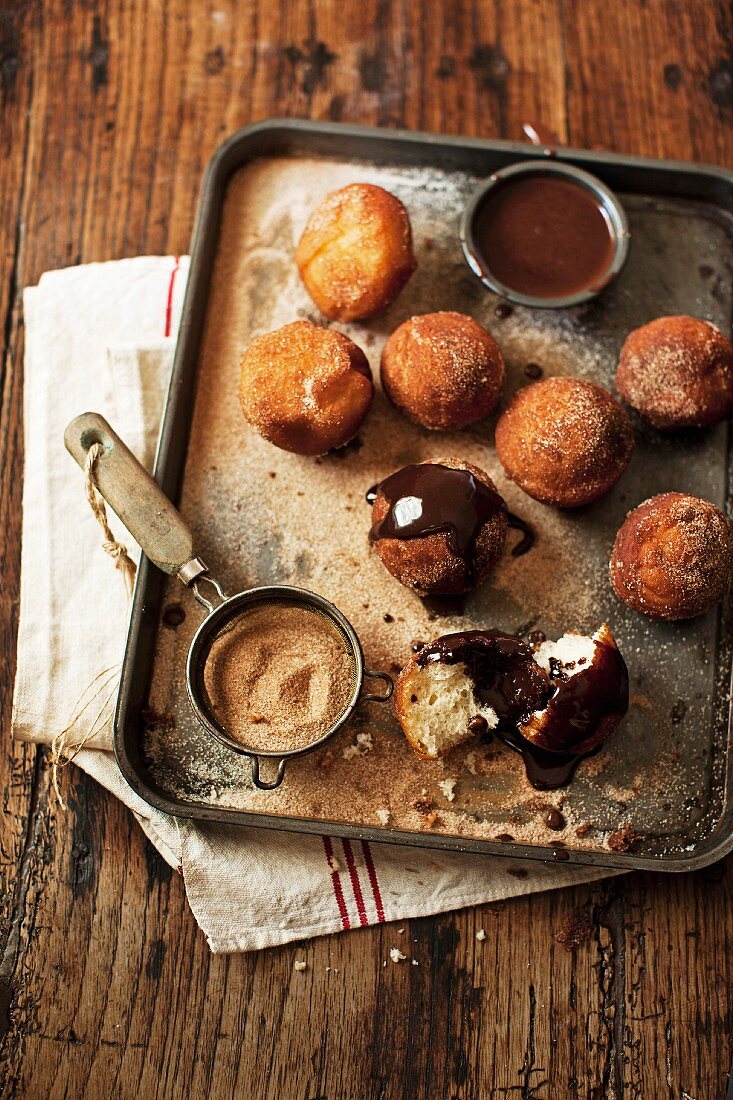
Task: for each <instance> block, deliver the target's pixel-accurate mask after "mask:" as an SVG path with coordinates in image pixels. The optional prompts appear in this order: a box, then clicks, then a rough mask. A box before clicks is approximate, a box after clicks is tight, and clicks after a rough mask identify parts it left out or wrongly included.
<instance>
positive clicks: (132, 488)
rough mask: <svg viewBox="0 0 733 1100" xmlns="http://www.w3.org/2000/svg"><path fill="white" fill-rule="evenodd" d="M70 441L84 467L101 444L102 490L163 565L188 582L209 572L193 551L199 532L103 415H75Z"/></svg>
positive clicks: (98, 481)
mask: <svg viewBox="0 0 733 1100" xmlns="http://www.w3.org/2000/svg"><path fill="white" fill-rule="evenodd" d="M64 443H65V444H66V449H67V451H68V452H69V454H70V455H71V456H72V458H74V459H75V460H76V462H78V464H79V466H81V468H82V469H84V467H85V464H86V461H87V457H88V455H89V451H90V450H91V448H92V447H93V446H94V444H99V447H101V451H99V453H98V455H97V458H96V461H95V464H94V482H95V485H96V488H97V489H98V490H99V492H100V494H101V495H102V497H103V498H104V500H105V501H106V502H107V504H109V506H110V508H111V509H112V510H113V512H115V513H116V514H117V515H118V516H119V518H120V519H121V520H122V522H123V523H124V525H125V527H126V528H127V530H128V531H129V532H130V534H131V535H132V537H133V538H134V539H135V541H136V542H137V543H138V545H139V546H140V548H141V549H142V550H143V552H144V553H145V554H146V555H147V557H149V558H150V560H151V561H152V562H153V563H154V564H155V565H157V566H158V568H159V569H162V570H163V572H164V573H170V574H176V575H178V576H180V579H181V580H182V581H183V583H184V584H186V585H189V584H191V583H192V582H193V581H194V580H195V579H196V578H197V577H200V576H201V575H202V574H203V573H205V572H206V571H207V570H206V566H205V565H204V563H203V562H202V561H200V560H199V559H198V558H197V557H196V556H195V554H194V552H193V536H192V534H191V532H190V531H189V529H188V527H187V526H186V524H185V523H184V521H183V518H182V517H181V515H180V514H179V512H178V511H177V510H176V509H175V508H174V507H173V505H172V504H171V502H170V501H169V500H168V498H167V497H166V496H165V494H164V493H163V491H162V490H161V488H160V486H159V485H158V484H157V482H155V481H154V480H153V478H152V477H151V476H150V474H149V473H148V472H147V470H146V469H145V468H144V466H142V465H141V464H140V462H138V460H137V459H136V458H135V455H134V454H133V453H132V451H131V450H130V449H129V447H127V446H126V445H125V444H124V443H123V442H122V440H121V439H120V437H119V436H118V435H117V434H116V432H114V431H113V429H112V428H111V427H110V426H109V424H108V423H107V421H106V420H105V419H104V417H103V416H100V415H99V413H93V412H87V413H82V414H81V415H80V416H77V417H75V418H74V420H72V421H71V423H70V424H69V425H68V426H67V428H66V431H65V432H64Z"/></svg>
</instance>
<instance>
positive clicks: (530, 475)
mask: <svg viewBox="0 0 733 1100" xmlns="http://www.w3.org/2000/svg"><path fill="white" fill-rule="evenodd" d="M633 449H634V432H633V429H632V427H631V423H630V421H629V418H628V416H627V415H626V413H625V412H624V410H623V409H622V408H621V406H620V405H619V404H618V402H616V401H614V399H613V397H611V394H610V393H608V391H607V390H604V389H603V388H602V387H601V386H596V385H595V383H594V382H586V381H585V380H583V379H580V378H547V379H545V380H544V381H542V382H536V383H534V385H531V386H526V387H525V388H524V389H521V390H519V392H518V393H516V394H515V395H514V397H513V398H512V399H511V401H510V402H509V404H508V405H507V407H506V409H505V411H504V412H503V413H502V415H501V417H500V419H499V423H498V424H497V426H496V451H497V454H498V456H499V460H500V462H501V464H502V466H503V467H504V470H505V471H506V473H507V475H508V476H509V477H510V478H511V479H512V481H515V482H516V483H517V485H519V487H520V488H521V489H523V490H524V491H525V493H529V495H530V496H531V497H534V498H535V500H540V501H542V502H543V503H545V504H554V505H556V506H557V507H559V508H577V507H579V506H580V505H582V504H590V503H591V501H594V500H598V498H599V497H602V496H603V495H604V493H607V492H608V490H609V489H610V488H611V486H612V485H614V484H615V482H616V481H618V479H619V478H620V477H621V474H622V473H623V472H624V470H625V469H626V466H627V465H628V462H629V459H630V458H631V452H632V450H633Z"/></svg>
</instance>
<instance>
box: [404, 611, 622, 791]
mask: <svg viewBox="0 0 733 1100" xmlns="http://www.w3.org/2000/svg"><path fill="white" fill-rule="evenodd" d="M431 661H440V662H442V663H444V664H457V663H459V662H460V663H461V664H463V665H464V666H465V668H466V674H467V676H468V677H469V679H470V680H471V682H472V684H473V691H474V696H475V698H476V700H477V702H479V703H482V704H483V705H484V706H489V707H491V708H492V709H493V710H494V711H495V712H496V714H497V715H498V718H499V724H498V726H497V728H496V729H495V730H494V731H493V732H494V733H495V734H496V736H497V737H498V738H499V739H500V740H501V741H502V742H503V743H504V744H505V745H507V747H508V748H511V749H513V750H514V751H515V752H518V753H520V754H521V756H522V758H523V760H524V764H525V767H526V769H527V778H528V779H529V781H530V783H531V784H532V786H533V787H536V788H537V789H538V790H553V789H555V788H556V787H564V786H565V785H566V784H567V783H569V782H570V780H571V779H572V777H573V775H574V773H575V770H576V768H577V767H578V764H579V763H580V761H581V760H583V759H584V758H585V757H587V756H591V755H592V754H593V753H594V752H597V751H598V748H599V747H600V742H601V741H602V727H603V726H604V725H606V724H608V722H609V721H610V720H611V719H615V718H617V717H618V716H621V715H623V714H625V713H626V710H627V709H628V702H629V678H628V671H627V669H626V663H625V661H624V659H623V657H622V656H621V654H620V653H619V651H618V650H617V649H616V648H615V647H614V646H611V645H606V644H604V643H599V642H597V643H596V653H595V658H594V661H593V663H592V665H589V666H588V668H585V669H582V670H581V671H580V672H576V673H575V675H573V676H570V677H566V676H565V674H564V673H559V674H558V675H556V676H553V675H551V676H548V675H547V674H546V673H545V671H544V670H543V669H542V668H540V666H539V665H538V664H537V663H536V662H535V661H534V659H533V655H532V649H531V647H530V646H529V645H527V643H526V642H523V641H521V640H520V639H519V638H515V637H514V636H513V635H511V634H503V633H501V632H500V631H497V630H466V631H461V632H459V633H456V634H446V635H444V636H443V637H442V638H438V639H436V641H434V642H431V643H430V645H427V646H425V647H424V648H423V649H422V650H421V651H420V653H419V654H418V657H417V663H418V665H419V666H420V667H423V668H424V667H425V666H426V665H427V664H428V663H430V662H431ZM537 710H544V711H545V715H546V717H547V719H548V720H547V721H546V722H544V723H543V726H542V734H543V737H544V740H545V742H546V743H547V742H549V743H550V744H553V743H554V744H555V745H556V746H557V748H546V747H540V746H539V745H536V744H534V743H533V742H531V741H528V740H527V738H526V737H524V736H522V734H521V733H520V732H519V729H518V728H517V727H518V726H520V725H522V724H523V723H524V722H526V721H527V719H528V718H529V716H530V715H531V714H532V713H533V712H534V711H537ZM599 732H600V733H601V737H600V738H599V739H598V740H597V741H596V740H594V735H596V734H598V733H599Z"/></svg>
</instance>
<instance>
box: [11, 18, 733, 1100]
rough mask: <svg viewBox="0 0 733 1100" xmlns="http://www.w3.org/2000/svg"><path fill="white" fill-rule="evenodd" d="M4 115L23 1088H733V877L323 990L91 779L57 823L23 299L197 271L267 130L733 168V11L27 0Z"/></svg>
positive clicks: (534, 924)
mask: <svg viewBox="0 0 733 1100" xmlns="http://www.w3.org/2000/svg"><path fill="white" fill-rule="evenodd" d="M0 106H1V113H0V127H1V128H2V144H1V149H2V152H1V153H0V196H1V199H2V210H1V213H0V311H1V313H2V326H3V327H2V340H3V356H2V365H1V367H0V369H1V371H2V374H1V378H2V408H1V412H0V449H1V451H0V457H1V467H0V478H1V483H0V509H1V517H2V518H1V520H0V546H1V548H2V570H1V572H0V655H1V657H2V665H1V666H0V669H1V671H0V708H1V709H0V713H1V714H2V722H3V737H4V739H3V752H2V763H1V764H0V767H1V768H2V775H1V777H0V782H1V786H2V799H3V813H4V817H3V824H2V836H1V839H0V1089H2V1091H3V1095H4V1096H8V1097H9V1096H17V1097H33V1098H35V1097H54V1098H56V1097H67V1096H68V1097H82V1096H84V1097H88V1098H91V1100H94V1098H96V1097H101V1096H104V1097H139V1098H140V1100H148V1098H151V1097H158V1096H160V1097H192V1098H199V1097H217V1098H219V1097H229V1096H239V1097H246V1098H248V1100H250V1098H252V1100H259V1098H261V1097H273V1098H284V1100H290V1098H291V1097H292V1098H298V1100H301V1098H302V1100H321V1098H323V1100H325V1098H327V1100H361V1098H362V1097H363V1098H375V1100H376V1098H377V1097H379V1098H393V1097H404V1098H418V1097H419V1098H423V1097H424V1098H427V1100H432V1098H436V1097H441V1098H442V1097H445V1098H454V1097H456V1098H457V1097H460V1098H461V1100H463V1098H478V1100H483V1098H488V1097H494V1096H496V1097H504V1096H517V1097H535V1098H555V1097H573V1098H576V1097H577V1098H585V1097H592V1098H596V1100H603V1098H605V1097H622V1096H623V1097H629V1098H632V1097H633V1098H637V1097H644V1098H646V1097H650V1098H657V1097H669V1098H670V1100H678V1098H679V1100H683V1098H690V1097H692V1098H694V1100H710V1098H715V1097H723V1096H724V1095H725V1092H726V1088H727V1071H728V1069H729V1067H730V1060H731V1053H732V1052H731V1038H730V1025H731V992H730V991H731V977H732V974H731V969H732V967H731V961H732V952H733V905H732V904H731V903H732V901H733V898H732V897H731V893H732V883H733V875H732V874H731V866H733V864H731V863H730V862H728V863H727V864H726V865H718V866H715V867H712V868H709V869H707V870H705V871H702V872H699V873H696V874H690V875H680V876H669V877H665V876H662V875H652V874H648V875H641V874H634V875H630V876H628V877H625V878H621V879H611V880H609V881H608V882H606V883H601V884H600V885H596V886H593V887H583V888H577V889H572V890H565V891H560V892H557V893H549V894H544V895H539V896H535V897H530V898H524V899H519V900H514V901H508V902H506V903H504V904H495V905H491V906H485V907H484V908H483V909H479V910H471V911H465V912H460V913H456V914H449V915H447V916H439V917H435V918H432V919H421V920H415V921H411V922H409V925H408V931H409V935H410V937H414V939H415V940H416V941H417V942H416V945H415V951H416V953H417V954H418V955H419V957H420V958H421V959H423V960H424V962H423V964H422V965H421V966H420V967H400V966H388V967H387V968H386V969H385V968H383V967H382V960H383V959H384V958H385V955H386V952H387V951H388V948H389V946H391V944H392V943H393V941H394V932H393V930H390V929H389V928H388V927H382V928H377V929H365V930H362V931H359V932H352V933H349V934H347V935H342V936H334V937H330V938H323V939H320V940H315V941H312V943H310V944H309V945H308V947H307V957H308V959H309V963H310V965H309V968H308V970H307V972H306V973H305V974H300V973H295V972H294V970H293V961H294V959H295V958H296V957H298V956H301V955H302V953H303V949H302V948H299V949H298V948H295V947H285V948H282V949H277V950H270V951H264V952H261V953H259V954H252V955H248V956H232V957H216V958H214V957H212V956H211V955H210V954H209V951H208V949H207V947H206V944H205V942H204V938H203V936H202V934H201V933H200V932H199V931H198V929H197V927H196V925H195V923H194V920H193V918H192V916H191V914H190V913H189V911H188V909H187V907H186V900H185V896H184V890H183V883H182V881H181V879H180V878H179V876H178V875H176V874H175V873H172V872H171V871H170V870H169V868H168V867H167V865H166V864H165V863H164V862H163V861H162V860H161V859H160V858H159V856H158V855H157V853H156V852H155V851H154V850H153V849H152V848H151V846H150V845H149V844H148V843H147V842H146V840H145V839H144V837H143V834H142V832H141V831H140V829H139V828H138V826H137V825H136V823H135V821H134V820H133V818H132V816H131V815H130V813H128V811H127V810H126V809H125V808H124V807H123V806H121V805H120V804H119V803H118V802H116V801H115V800H114V799H113V798H111V797H109V796H108V795H107V794H106V793H104V792H103V791H102V790H101V789H99V788H98V787H97V786H96V785H95V784H94V783H93V782H92V781H91V780H89V779H87V778H86V777H85V776H84V775H83V774H82V773H81V772H79V771H78V770H77V769H74V768H72V769H69V770H68V771H67V772H66V773H65V775H64V783H63V789H64V794H65V797H66V798H67V800H68V802H69V808H68V809H67V810H66V811H65V812H64V811H63V810H61V809H60V807H59V805H58V803H57V802H56V801H55V799H54V798H53V797H52V793H51V787H50V774H49V767H48V761H47V757H46V754H45V752H44V751H39V750H37V749H35V748H31V747H23V746H20V745H17V746H13V745H11V743H10V737H9V724H10V699H11V692H12V683H13V674H14V666H15V635H16V627H17V617H18V579H19V578H18V574H19V559H20V522H21V486H22V462H23V453H22V451H23V448H22V439H21V425H22V419H21V417H22V413H21V405H22V389H23V319H22V310H21V291H22V288H23V287H24V286H26V285H28V284H32V283H35V282H36V281H37V279H38V277H39V275H40V274H41V272H42V271H44V270H46V269H49V268H58V267H64V266H66V265H70V264H79V263H87V262H88V261H91V260H107V259H113V258H117V257H122V256H135V255H137V254H140V253H181V252H185V251H186V250H187V248H188V244H189V238H190V233H191V224H192V216H193V211H194V208H195V204H196V196H197V192H198V188H199V181H200V178H201V173H202V169H203V167H204V165H205V163H206V161H207V159H208V157H209V155H210V154H211V152H212V150H213V149H214V148H215V146H216V145H217V143H218V142H219V141H220V140H221V139H222V138H223V137H224V136H225V135H226V134H228V133H230V132H231V131H232V130H234V129H236V128H237V127H238V126H241V125H243V124H244V123H247V122H249V121H251V120H254V119H261V118H266V117H267V116H271V115H295V116H301V117H312V118H317V119H335V120H344V121H349V122H363V123H372V124H375V123H376V124H380V125H383V126H400V127H412V128H417V129H425V130H437V131H443V132H445V133H451V134H479V135H482V136H492V137H498V136H501V137H507V138H513V139H519V138H520V137H521V126H522V122H523V121H525V120H533V121H534V120H539V121H541V122H543V123H544V124H545V125H547V126H549V127H551V128H552V129H554V130H555V131H556V132H557V133H558V134H559V135H560V137H561V139H562V140H563V141H564V142H567V143H570V144H572V145H575V146H585V147H590V148H593V147H604V148H609V149H613V150H616V151H619V152H624V153H638V154H649V155H652V156H662V157H673V158H678V159H680V160H695V161H709V162H713V163H717V164H724V165H725V164H727V165H728V166H729V167H730V166H733V10H732V9H731V6H730V5H729V3H726V2H722V0H721V2H713V0H611V2H609V0H473V2H472V0H450V2H446V3H440V2H439V0H421V2H418V0H395V2H393V3H390V2H389V0H290V2H287V0H210V2H209V0H78V2H76V3H70V2H69V0H3V3H2V5H1V6H0ZM574 910H580V911H581V912H582V913H585V914H587V916H588V918H589V920H588V922H587V933H588V934H587V936H586V938H585V939H584V940H583V942H581V943H580V944H579V945H578V946H577V947H576V948H575V950H572V951H569V950H566V949H565V948H564V947H562V946H561V945H560V944H559V943H558V942H557V941H556V940H555V939H554V938H553V934H554V933H555V932H556V930H557V929H558V928H559V926H560V924H561V923H562V922H563V920H564V919H566V918H567V917H568V915H569V914H571V912H572V911H574ZM481 927H483V928H485V929H486V940H485V941H484V942H483V943H482V944H478V943H477V941H476V939H475V932H476V929H478V928H481ZM405 934H407V932H406V933H405ZM328 965H330V966H331V967H332V968H337V970H338V973H336V969H332V970H331V972H327V971H326V967H327V966H328Z"/></svg>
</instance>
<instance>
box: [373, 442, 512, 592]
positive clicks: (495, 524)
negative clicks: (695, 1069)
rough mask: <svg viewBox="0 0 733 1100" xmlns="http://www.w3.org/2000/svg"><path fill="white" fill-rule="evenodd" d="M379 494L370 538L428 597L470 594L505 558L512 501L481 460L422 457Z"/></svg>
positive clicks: (396, 572)
mask: <svg viewBox="0 0 733 1100" xmlns="http://www.w3.org/2000/svg"><path fill="white" fill-rule="evenodd" d="M374 493H375V495H374V503H373V506H372V528H371V532H370V542H371V543H372V544H373V546H374V548H375V550H376V552H377V554H378V555H379V557H380V558H381V559H382V562H383V563H384V565H385V566H386V568H387V569H388V570H389V572H390V573H391V574H392V576H393V577H396V578H397V580H398V581H400V582H401V583H402V584H404V585H406V586H407V587H408V588H412V589H414V590H415V592H417V593H418V594H419V595H421V596H428V595H430V596H435V595H441V596H452V595H459V594H461V593H463V592H467V591H468V590H469V589H471V588H473V587H475V585H477V584H479V583H480V582H481V581H482V580H483V579H484V577H486V575H487V573H488V572H489V570H490V569H491V568H492V566H493V565H494V564H495V562H496V561H497V560H498V559H499V557H500V556H501V552H502V549H503V547H504V538H505V536H506V532H507V527H508V520H507V515H506V507H505V504H504V500H503V499H502V497H501V496H500V495H499V493H498V492H497V490H496V486H495V485H494V483H493V481H492V480H491V478H490V477H489V475H488V474H487V473H485V472H484V471H483V470H480V469H479V468H478V467H477V466H472V465H471V464H470V463H468V462H464V461H462V460H461V459H455V458H446V459H442V460H440V461H439V462H419V463H416V464H415V465H412V466H405V467H403V469H401V470H397V471H396V472H395V473H394V474H392V475H391V476H390V477H388V478H385V480H384V481H382V482H381V483H380V484H379V485H378V486H375V490H374Z"/></svg>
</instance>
